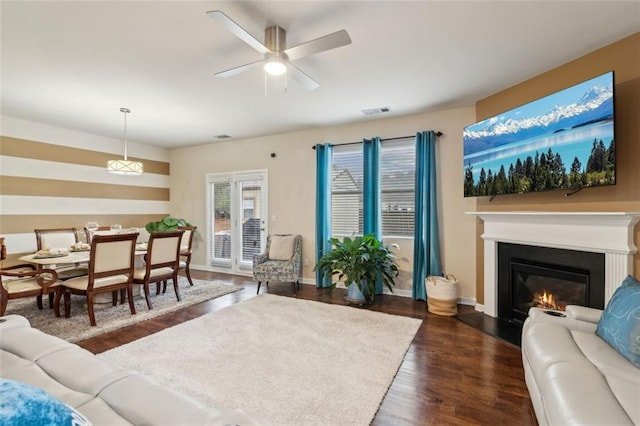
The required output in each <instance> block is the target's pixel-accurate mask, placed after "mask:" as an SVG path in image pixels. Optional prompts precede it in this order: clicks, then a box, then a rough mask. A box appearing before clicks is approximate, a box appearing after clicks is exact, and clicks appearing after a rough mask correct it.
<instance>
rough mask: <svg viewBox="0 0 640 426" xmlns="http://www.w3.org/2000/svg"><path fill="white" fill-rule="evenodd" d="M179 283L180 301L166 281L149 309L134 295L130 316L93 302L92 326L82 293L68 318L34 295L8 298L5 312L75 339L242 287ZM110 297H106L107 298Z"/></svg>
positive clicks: (182, 280) (125, 306) (123, 309)
mask: <svg viewBox="0 0 640 426" xmlns="http://www.w3.org/2000/svg"><path fill="white" fill-rule="evenodd" d="M178 285H179V288H180V297H181V299H182V300H181V301H180V302H178V301H177V300H176V294H175V292H174V290H173V284H171V283H169V285H168V286H167V292H166V293H164V294H163V293H160V294H159V295H157V296H156V295H155V285H152V286H151V303H152V304H153V309H152V310H149V309H148V308H147V303H146V302H145V299H144V297H135V299H134V300H135V306H136V315H131V311H130V310H129V303H124V304H118V306H115V307H114V306H112V305H111V303H105V304H95V305H94V306H95V313H96V322H97V324H98V325H97V326H95V327H91V325H90V324H89V315H88V314H87V304H86V302H85V299H84V298H83V297H82V296H74V295H72V296H71V317H70V318H64V306H60V313H61V314H62V317H61V318H56V317H55V316H54V315H53V310H51V309H49V308H48V300H47V299H46V298H44V300H43V303H44V304H45V308H44V309H43V310H38V307H37V306H36V302H35V297H33V298H31V297H26V298H23V299H16V300H10V301H9V303H8V304H7V312H6V313H5V315H10V314H16V315H22V316H24V317H26V318H27V319H28V320H29V322H30V323H31V326H32V327H34V328H37V329H39V330H42V331H44V332H45V333H48V334H52V335H54V336H58V337H60V338H62V339H65V340H68V341H70V342H77V341H80V340H83V339H87V338H89V337H92V336H97V335H98V334H102V333H106V332H107V331H112V330H116V329H118V328H121V327H125V326H127V325H131V324H135V323H137V322H140V321H144V320H148V319H151V318H154V317H157V316H160V315H163V314H166V313H169V312H173V311H177V310H178V309H182V308H184V307H186V306H190V305H195V304H196V303H200V302H204V301H206V300H211V299H215V298H216V297H220V296H223V295H225V294H228V293H233V292H235V291H238V290H241V289H242V287H238V286H234V285H229V284H224V283H221V282H215V281H204V280H196V279H194V280H193V286H190V285H189V282H188V281H187V279H186V278H185V277H182V276H180V277H178ZM134 288H135V287H134ZM110 297H111V296H109V297H108V298H109V299H110ZM61 305H62V303H61Z"/></svg>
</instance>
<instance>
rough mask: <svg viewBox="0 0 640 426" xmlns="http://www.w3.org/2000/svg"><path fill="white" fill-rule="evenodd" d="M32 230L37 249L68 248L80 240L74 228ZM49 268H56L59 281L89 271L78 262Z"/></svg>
mask: <svg viewBox="0 0 640 426" xmlns="http://www.w3.org/2000/svg"><path fill="white" fill-rule="evenodd" d="M33 231H34V232H35V234H36V247H37V249H38V250H44V249H45V248H63V249H67V250H68V249H69V248H70V247H71V246H72V245H74V244H76V243H79V242H80V238H79V235H78V230H77V229H76V228H50V229H34V230H33ZM51 269H55V270H56V272H57V273H58V279H59V280H61V281H64V280H68V279H70V278H75V277H80V276H83V275H87V274H88V273H89V270H88V268H87V265H86V264H84V265H83V264H80V263H75V264H71V265H56V266H55V267H53V268H51ZM51 294H53V293H51Z"/></svg>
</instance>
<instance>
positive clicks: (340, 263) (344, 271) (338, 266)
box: [315, 234, 398, 303]
mask: <svg viewBox="0 0 640 426" xmlns="http://www.w3.org/2000/svg"><path fill="white" fill-rule="evenodd" d="M329 244H331V251H329V252H328V253H326V254H324V255H323V256H322V257H321V258H320V260H319V261H318V264H317V265H316V267H315V269H316V270H318V271H322V272H323V273H325V274H329V275H331V276H332V277H335V278H337V279H336V281H333V282H332V283H331V288H330V290H333V289H334V288H335V286H336V284H338V282H341V281H342V282H344V283H345V285H347V287H348V291H349V293H348V296H347V300H349V301H352V302H356V303H373V301H374V300H375V296H376V282H377V280H378V279H381V280H382V283H383V284H384V285H385V286H386V287H387V288H388V289H389V290H390V291H391V292H393V286H394V285H395V278H396V277H397V276H398V265H397V263H396V256H395V254H393V252H392V251H391V249H392V248H396V249H397V248H398V246H397V244H390V245H386V246H385V245H384V244H382V242H381V241H379V240H377V239H376V238H375V237H374V236H373V235H371V234H367V235H363V236H361V237H354V238H349V237H345V238H344V239H343V240H342V241H340V240H338V239H337V238H331V239H329Z"/></svg>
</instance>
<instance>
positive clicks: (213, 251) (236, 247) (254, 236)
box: [207, 171, 268, 274]
mask: <svg viewBox="0 0 640 426" xmlns="http://www.w3.org/2000/svg"><path fill="white" fill-rule="evenodd" d="M207 187H208V191H207V205H208V209H207V216H208V220H207V223H208V224H209V229H208V230H207V234H208V238H207V253H208V261H209V265H211V267H212V268H213V269H214V270H222V271H226V272H231V273H238V274H249V273H251V270H252V264H253V255H254V254H259V253H261V252H262V249H263V248H264V247H265V245H266V238H267V217H268V210H267V172H266V171H250V172H235V173H223V174H211V175H207Z"/></svg>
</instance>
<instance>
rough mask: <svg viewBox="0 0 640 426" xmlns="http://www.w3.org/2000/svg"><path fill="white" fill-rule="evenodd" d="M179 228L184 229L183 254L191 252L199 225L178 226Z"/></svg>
mask: <svg viewBox="0 0 640 426" xmlns="http://www.w3.org/2000/svg"><path fill="white" fill-rule="evenodd" d="M178 229H179V230H182V231H184V234H182V240H181V241H180V253H182V254H183V255H186V254H189V253H191V248H192V247H193V236H194V235H195V233H196V229H198V227H197V226H178Z"/></svg>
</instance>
